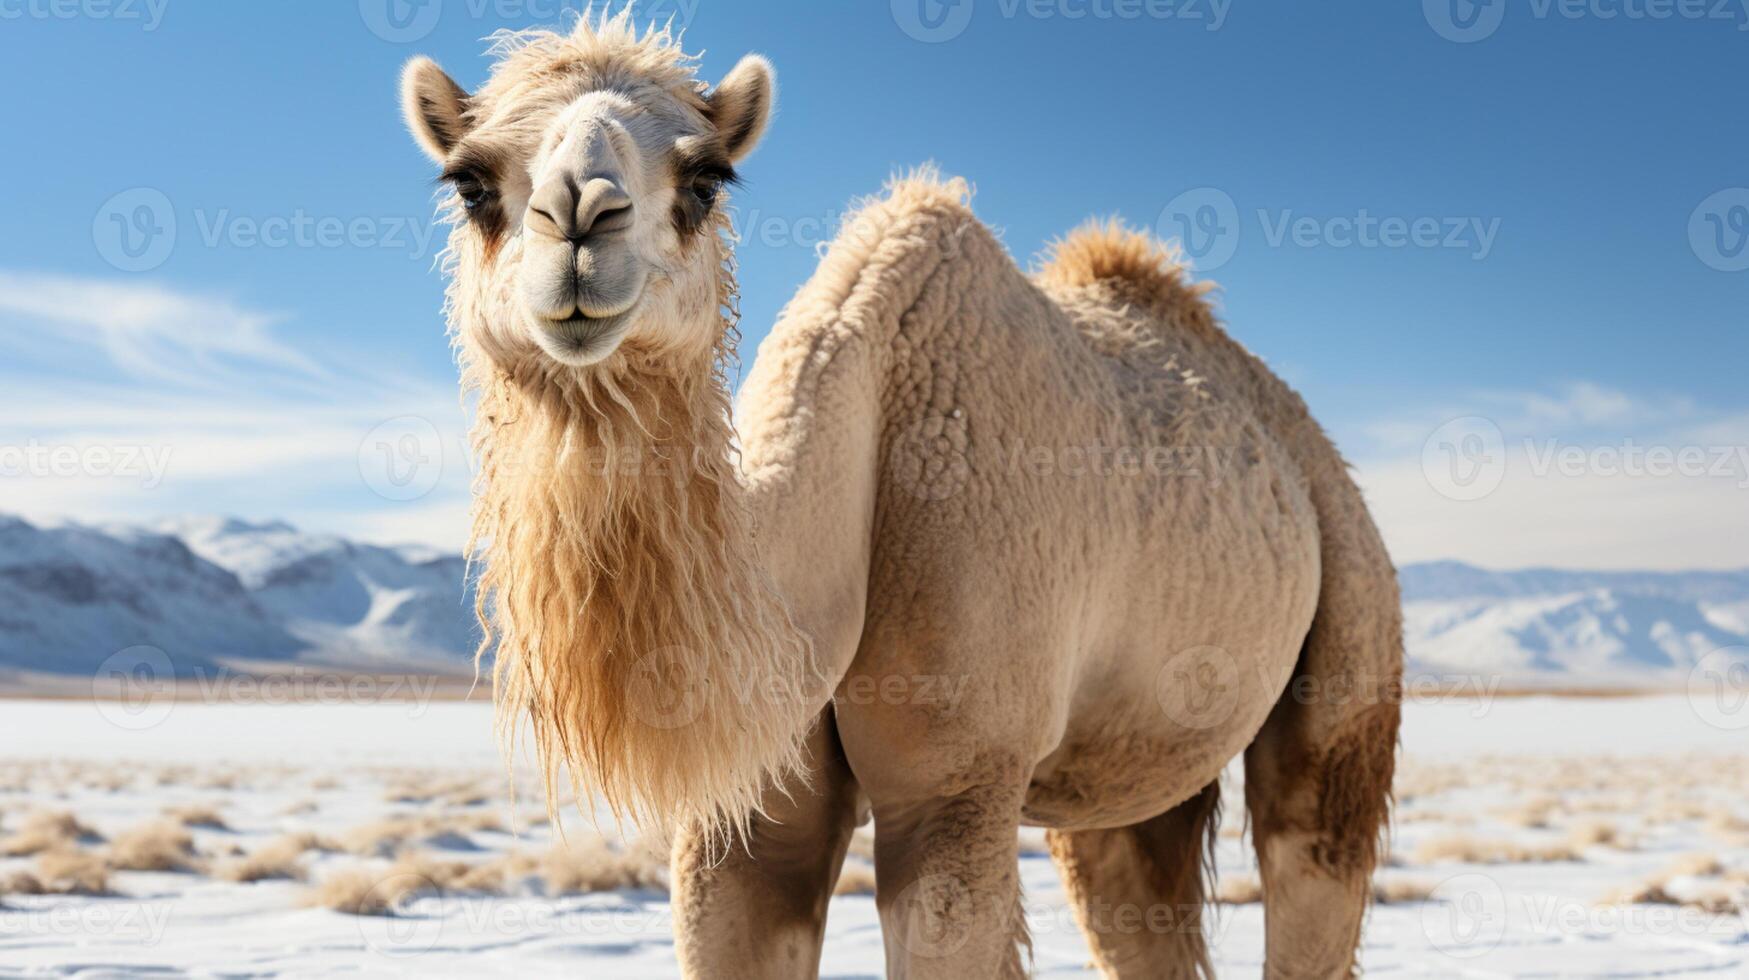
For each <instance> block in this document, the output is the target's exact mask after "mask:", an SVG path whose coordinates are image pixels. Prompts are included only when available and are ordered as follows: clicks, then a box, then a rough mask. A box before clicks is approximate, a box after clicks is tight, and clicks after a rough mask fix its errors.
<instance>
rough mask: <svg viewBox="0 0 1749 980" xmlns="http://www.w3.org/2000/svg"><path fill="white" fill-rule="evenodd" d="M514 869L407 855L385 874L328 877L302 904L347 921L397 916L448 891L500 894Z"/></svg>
mask: <svg viewBox="0 0 1749 980" xmlns="http://www.w3.org/2000/svg"><path fill="white" fill-rule="evenodd" d="M511 857H512V858H514V857H515V855H512V856H511ZM512 863H513V862H512V861H511V859H510V858H507V859H505V860H504V861H497V862H487V863H485V864H479V865H470V864H468V863H467V862H465V861H442V860H437V859H435V858H432V857H430V856H429V855H424V854H417V853H413V852H407V853H403V854H402V855H401V856H400V857H398V858H397V859H396V860H395V863H394V864H392V865H390V866H389V867H388V868H386V869H380V870H379V869H373V868H368V867H364V866H362V865H360V866H355V867H351V868H344V869H341V870H340V871H338V872H335V873H334V874H331V875H329V876H328V877H326V878H324V879H322V881H321V882H320V883H319V884H318V885H317V886H316V888H315V889H313V890H312V891H311V892H310V893H309V895H308V896H307V897H306V904H308V905H312V906H316V907H319V908H327V909H333V910H335V911H336V912H345V913H347V914H348V915H396V914H398V913H399V910H400V909H401V908H402V907H403V906H404V904H405V903H406V902H408V901H411V900H413V899H415V898H418V897H420V896H424V895H435V894H442V893H443V892H446V891H467V892H480V893H486V894H498V893H499V892H500V890H501V886H502V884H503V881H504V875H505V869H506V868H508V867H510V866H511V865H512Z"/></svg>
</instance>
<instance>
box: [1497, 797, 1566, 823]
mask: <svg viewBox="0 0 1749 980" xmlns="http://www.w3.org/2000/svg"><path fill="white" fill-rule="evenodd" d="M1560 806H1561V801H1560V800H1559V799H1557V798H1555V797H1553V796H1538V797H1534V798H1532V799H1530V800H1528V801H1526V802H1524V803H1522V804H1520V805H1518V806H1516V807H1513V808H1511V809H1508V810H1503V811H1501V813H1500V819H1501V820H1503V821H1505V822H1506V823H1508V824H1511V825H1512V826H1514V827H1524V828H1527V829H1530V830H1546V829H1547V828H1548V827H1549V825H1550V822H1551V821H1552V819H1553V817H1554V814H1555V811H1556V810H1558V809H1560Z"/></svg>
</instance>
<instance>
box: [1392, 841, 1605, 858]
mask: <svg viewBox="0 0 1749 980" xmlns="http://www.w3.org/2000/svg"><path fill="white" fill-rule="evenodd" d="M1413 860H1414V863H1416V864H1438V863H1440V862H1444V861H1456V862H1460V863H1463V864H1555V863H1559V862H1566V861H1579V860H1583V859H1582V857H1581V856H1580V854H1579V852H1578V850H1577V849H1576V848H1575V847H1573V845H1572V844H1571V843H1559V844H1542V845H1529V844H1519V843H1516V842H1514V841H1509V840H1499V839H1494V838H1484V837H1470V836H1461V835H1454V836H1448V837H1435V838H1432V839H1430V840H1425V841H1422V842H1421V844H1420V845H1419V846H1418V847H1416V848H1415V855H1414V858H1413Z"/></svg>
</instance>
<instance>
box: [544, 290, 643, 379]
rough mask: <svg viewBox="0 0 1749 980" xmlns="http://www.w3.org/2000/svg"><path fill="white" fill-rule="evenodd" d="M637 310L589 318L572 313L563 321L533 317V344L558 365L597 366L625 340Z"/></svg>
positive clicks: (633, 306)
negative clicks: (538, 346) (634, 312)
mask: <svg viewBox="0 0 1749 980" xmlns="http://www.w3.org/2000/svg"><path fill="white" fill-rule="evenodd" d="M636 308H637V304H636V303H633V304H632V306H631V308H629V309H627V310H625V311H624V312H621V313H615V314H614V315H612V316H601V317H597V316H589V315H587V314H585V313H583V312H582V311H573V312H572V314H571V315H570V316H569V317H566V318H565V319H563V320H550V319H547V318H545V317H533V318H532V319H534V320H535V323H534V339H535V343H537V344H539V345H540V348H541V350H543V351H545V352H546V355H547V356H548V357H550V358H552V359H553V360H555V361H558V362H559V363H561V364H567V365H570V366H571V367H588V366H589V365H591V364H598V363H600V362H601V361H603V360H606V359H607V356H608V355H609V354H612V353H613V352H614V351H615V350H616V349H618V348H619V345H620V342H621V341H623V340H625V336H626V333H627V331H628V330H629V329H630V328H631V324H632V313H633V311H634V310H635V309H636Z"/></svg>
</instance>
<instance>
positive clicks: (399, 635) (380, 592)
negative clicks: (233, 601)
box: [156, 517, 479, 663]
mask: <svg viewBox="0 0 1749 980" xmlns="http://www.w3.org/2000/svg"><path fill="white" fill-rule="evenodd" d="M156 530H158V531H161V532H163V533H165V534H169V535H173V536H175V537H177V538H179V539H181V540H182V541H183V542H185V543H186V544H187V545H188V547H189V549H190V550H191V551H193V552H194V553H195V554H196V555H199V556H200V557H202V558H204V559H206V560H207V561H209V562H212V563H213V564H214V565H217V566H219V567H220V568H223V569H225V570H226V571H229V572H230V573H232V574H233V575H235V576H237V579H238V581H239V582H241V583H242V586H243V588H244V589H246V590H248V592H249V594H250V595H251V596H252V597H253V598H254V599H255V601H256V602H257V603H259V604H260V605H261V606H262V607H263V608H264V609H266V610H267V611H268V612H269V613H270V614H271V615H272V616H274V618H276V619H277V620H278V621H280V622H282V623H284V624H286V628H287V629H288V630H289V631H290V632H291V633H292V635H293V636H296V637H297V638H298V639H299V640H301V641H303V642H304V643H305V644H306V645H307V646H308V647H310V648H312V649H316V650H320V651H322V652H323V653H324V654H326V655H328V656H330V657H336V656H343V657H349V658H355V659H359V660H361V661H367V662H368V661H369V660H370V659H373V658H375V659H383V658H390V659H402V660H415V661H437V662H440V663H443V662H450V663H454V662H458V661H462V660H466V659H467V658H469V657H472V656H473V653H474V647H475V646H476V645H477V644H478V642H479V640H478V636H479V632H478V628H477V626H476V625H475V623H474V615H473V602H472V599H471V598H469V597H466V596H464V595H463V583H464V580H465V578H466V575H467V564H466V562H464V561H463V560H462V558H461V556H460V555H446V554H441V553H437V552H434V551H431V550H429V549H425V548H413V547H402V548H384V547H380V546H377V545H369V544H358V543H355V542H351V541H347V540H346V539H344V538H338V537H333V536H331V535H317V534H304V533H303V532H300V531H299V530H297V529H296V528H294V527H292V526H291V525H289V524H284V523H278V522H275V523H269V524H249V523H245V522H243V521H238V520H234V519H229V518H212V517H199V518H184V519H179V520H174V521H166V522H163V523H161V524H159V525H158V526H157V527H156Z"/></svg>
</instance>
